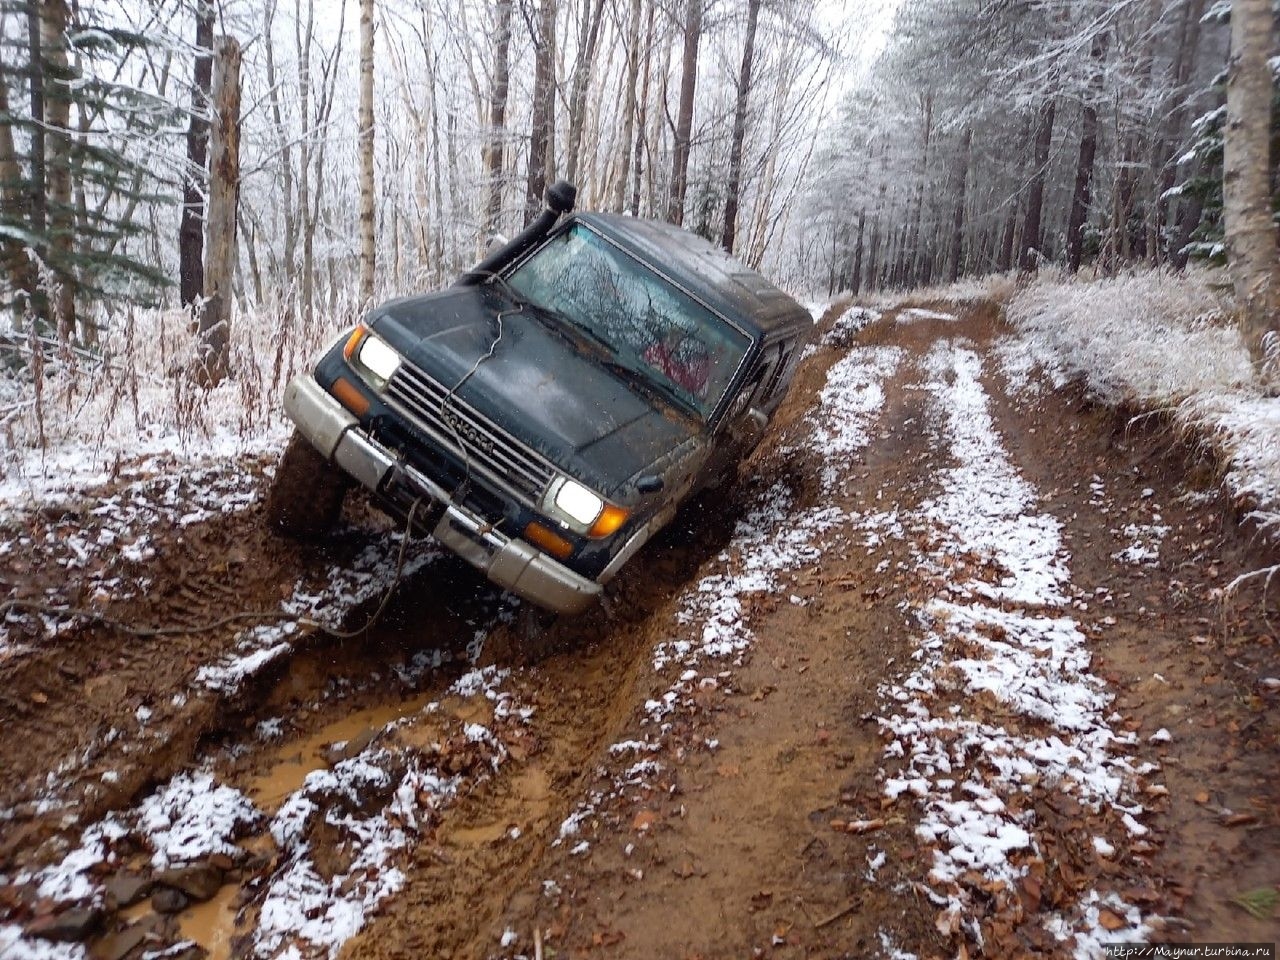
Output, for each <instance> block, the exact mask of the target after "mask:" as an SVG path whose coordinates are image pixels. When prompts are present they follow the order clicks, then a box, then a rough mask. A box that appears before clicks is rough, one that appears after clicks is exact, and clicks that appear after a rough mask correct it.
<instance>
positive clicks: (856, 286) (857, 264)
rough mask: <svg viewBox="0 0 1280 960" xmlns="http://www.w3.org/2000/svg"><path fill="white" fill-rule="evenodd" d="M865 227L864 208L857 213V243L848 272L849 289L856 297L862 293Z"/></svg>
mask: <svg viewBox="0 0 1280 960" xmlns="http://www.w3.org/2000/svg"><path fill="white" fill-rule="evenodd" d="M866 226H867V211H866V209H865V208H863V209H862V210H859V211H858V242H857V244H856V246H854V248H853V269H852V270H851V271H850V273H851V276H850V278H849V281H850V287H851V290H852V293H853V295H854V296H855V297H856V296H857V295H858V294H859V293H861V292H862V238H863V236H864V235H865V231H866Z"/></svg>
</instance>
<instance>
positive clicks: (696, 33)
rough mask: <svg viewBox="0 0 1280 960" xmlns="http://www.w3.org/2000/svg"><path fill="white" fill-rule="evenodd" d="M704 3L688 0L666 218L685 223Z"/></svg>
mask: <svg viewBox="0 0 1280 960" xmlns="http://www.w3.org/2000/svg"><path fill="white" fill-rule="evenodd" d="M702 2H703V0H687V9H686V15H685V23H684V59H683V61H682V67H681V72H680V114H679V116H678V118H677V119H676V143H675V152H674V154H673V159H672V164H671V198H670V202H669V203H668V204H667V219H668V220H669V221H671V222H672V223H674V224H676V225H677V226H679V225H680V224H682V223H684V196H685V192H686V191H687V189H688V186H689V148H690V146H691V140H692V137H693V95H694V91H695V88H696V87H697V84H698V42H699V41H700V40H701V39H702Z"/></svg>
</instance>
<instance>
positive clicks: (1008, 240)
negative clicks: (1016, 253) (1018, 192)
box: [996, 198, 1018, 273]
mask: <svg viewBox="0 0 1280 960" xmlns="http://www.w3.org/2000/svg"><path fill="white" fill-rule="evenodd" d="M1017 229H1018V201H1017V198H1013V199H1011V200H1010V201H1009V215H1008V216H1007V217H1005V219H1004V231H1003V232H1002V233H1001V235H1000V253H999V256H998V257H997V259H996V270H998V271H999V272H1000V273H1004V272H1005V271H1006V270H1008V269H1010V268H1011V267H1012V266H1013V246H1014V244H1013V238H1014V234H1015V233H1016V232H1017Z"/></svg>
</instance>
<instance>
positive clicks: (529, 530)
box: [524, 521, 573, 560]
mask: <svg viewBox="0 0 1280 960" xmlns="http://www.w3.org/2000/svg"><path fill="white" fill-rule="evenodd" d="M524 538H525V539H526V540H528V541H529V542H530V543H532V544H533V545H534V546H535V547H541V548H542V549H543V550H545V551H547V553H549V554H551V555H552V556H553V557H559V558H560V559H561V560H563V559H565V558H566V557H568V556H569V554H571V553H573V544H572V543H570V542H569V541H568V540H566V539H565V538H564V537H562V536H559V535H558V534H555V533H552V532H551V531H550V530H548V529H547V528H546V527H544V526H543V525H542V524H540V523H537V522H536V521H535V522H533V523H530V524H529V525H528V526H527V527H525V528H524Z"/></svg>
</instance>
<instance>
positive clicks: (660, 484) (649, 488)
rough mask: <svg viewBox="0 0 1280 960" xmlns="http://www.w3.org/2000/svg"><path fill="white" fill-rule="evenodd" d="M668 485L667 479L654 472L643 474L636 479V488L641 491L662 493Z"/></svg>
mask: <svg viewBox="0 0 1280 960" xmlns="http://www.w3.org/2000/svg"><path fill="white" fill-rule="evenodd" d="M666 485H667V482H666V481H665V480H663V479H662V478H661V477H658V476H654V475H653V474H649V475H647V476H643V477H641V478H640V479H639V480H637V481H636V489H637V490H639V491H640V492H641V493H660V492H661V491H662V489H663V488H664V487H665V486H666Z"/></svg>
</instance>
